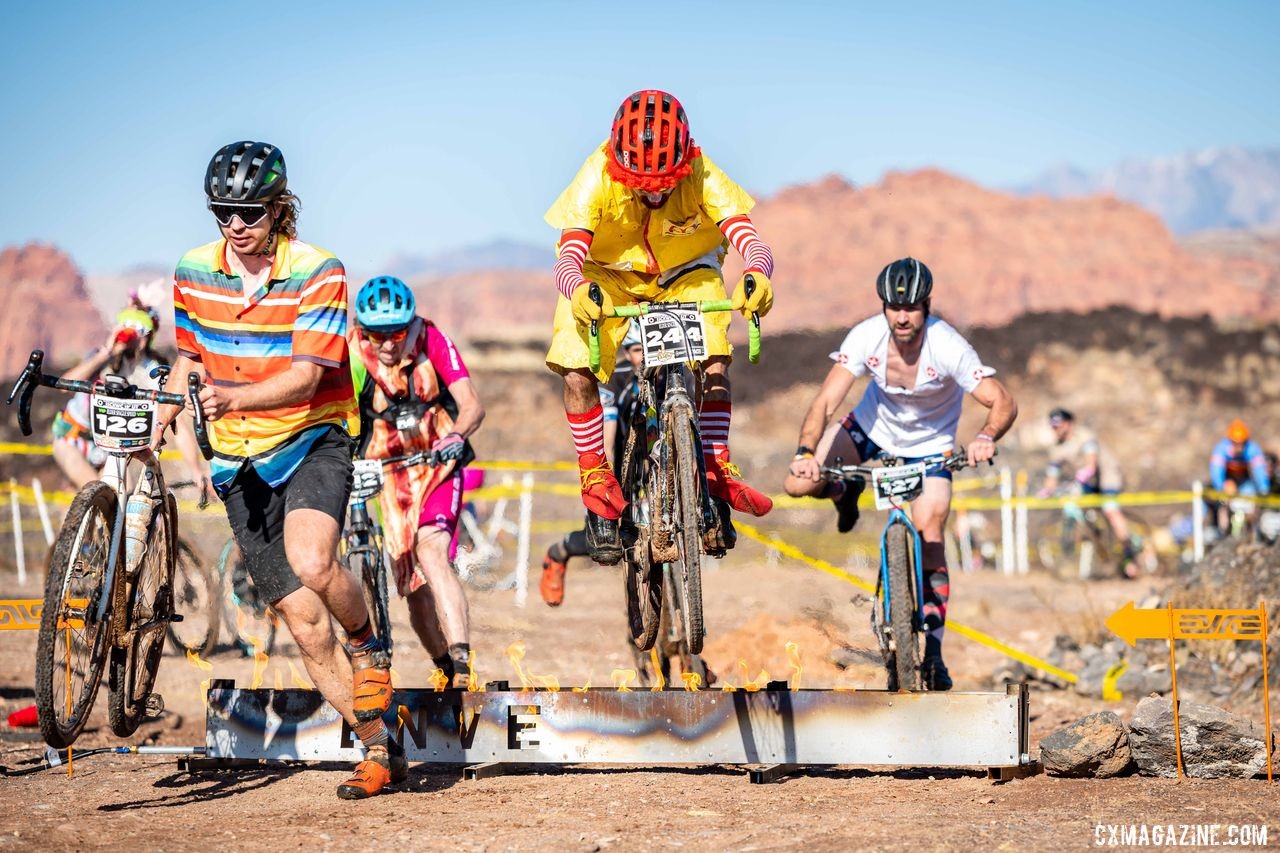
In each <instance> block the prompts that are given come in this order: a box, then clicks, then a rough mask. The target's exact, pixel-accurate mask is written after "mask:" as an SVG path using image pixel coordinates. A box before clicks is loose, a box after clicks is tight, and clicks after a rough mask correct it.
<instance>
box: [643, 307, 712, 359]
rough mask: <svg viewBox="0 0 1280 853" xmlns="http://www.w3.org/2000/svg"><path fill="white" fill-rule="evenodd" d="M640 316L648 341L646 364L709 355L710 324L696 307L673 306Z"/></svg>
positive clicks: (645, 342) (644, 334) (645, 339)
mask: <svg viewBox="0 0 1280 853" xmlns="http://www.w3.org/2000/svg"><path fill="white" fill-rule="evenodd" d="M636 319H637V320H638V321H639V323H640V336H641V338H642V339H643V341H644V364H645V367H658V366H659V365H663V364H675V363H676V362H680V361H703V360H705V359H706V357H707V335H706V328H705V326H704V325H703V316H702V312H701V311H699V310H697V309H696V308H673V309H671V310H663V311H660V312H657V313H654V314H641V315H640V316H639V317H637V318H636Z"/></svg>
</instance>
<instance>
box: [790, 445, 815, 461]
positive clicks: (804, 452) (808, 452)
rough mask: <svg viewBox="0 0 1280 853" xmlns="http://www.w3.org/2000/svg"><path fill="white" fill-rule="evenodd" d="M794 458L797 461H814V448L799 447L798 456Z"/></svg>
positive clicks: (797, 449)
mask: <svg viewBox="0 0 1280 853" xmlns="http://www.w3.org/2000/svg"><path fill="white" fill-rule="evenodd" d="M793 458H795V459H812V458H813V448H812V447H805V446H804V445H803V444H802V445H800V446H799V447H797V448H796V455H795V456H794V457H793Z"/></svg>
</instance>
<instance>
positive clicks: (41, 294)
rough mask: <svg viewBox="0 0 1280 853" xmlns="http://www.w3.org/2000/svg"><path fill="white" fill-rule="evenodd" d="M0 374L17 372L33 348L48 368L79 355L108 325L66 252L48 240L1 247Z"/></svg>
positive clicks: (98, 340) (100, 337)
mask: <svg viewBox="0 0 1280 853" xmlns="http://www.w3.org/2000/svg"><path fill="white" fill-rule="evenodd" d="M0 317H3V318H4V321H3V323H0V375H3V376H15V375H17V373H18V371H19V370H21V369H22V367H23V365H25V364H26V363H27V357H28V356H29V355H30V354H31V351H32V350H33V349H41V350H44V352H45V358H46V362H47V363H48V364H49V365H50V369H51V370H52V369H56V368H58V367H66V366H69V365H72V364H75V363H76V362H77V361H79V360H80V359H81V358H82V357H83V356H84V354H85V353H86V352H88V351H89V350H90V349H93V348H94V347H97V346H101V345H102V342H103V341H104V340H106V337H107V325H106V323H104V322H103V321H102V317H101V316H100V315H99V314H98V311H97V309H96V308H95V307H94V305H93V302H92V300H91V299H90V298H89V293H88V291H87V290H86V289H85V283H84V276H83V275H81V274H80V270H78V269H76V265H75V263H74V262H73V261H72V260H71V258H70V257H68V256H67V255H66V254H65V253H63V252H62V251H60V250H59V249H57V248H56V247H54V246H51V245H49V244H47V243H28V244H27V245H25V246H9V247H8V248H6V249H4V250H3V251H0Z"/></svg>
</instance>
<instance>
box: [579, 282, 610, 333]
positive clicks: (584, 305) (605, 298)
mask: <svg viewBox="0 0 1280 853" xmlns="http://www.w3.org/2000/svg"><path fill="white" fill-rule="evenodd" d="M600 301H601V303H602V304H600V305H597V304H595V303H594V302H592V301H591V282H587V283H586V284H580V285H578V289H577V290H575V291H574V292H573V296H572V297H571V298H570V299H569V302H570V303H572V305H573V319H575V320H577V321H578V325H579V326H590V325H591V321H592V320H603V319H604V318H605V317H612V316H613V300H612V299H610V298H609V294H607V293H605V292H604V288H600Z"/></svg>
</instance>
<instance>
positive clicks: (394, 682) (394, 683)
mask: <svg viewBox="0 0 1280 853" xmlns="http://www.w3.org/2000/svg"><path fill="white" fill-rule="evenodd" d="M399 686H400V673H398V672H396V668H395V667H394V666H393V667H391V687H392V689H394V688H396V687H399Z"/></svg>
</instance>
